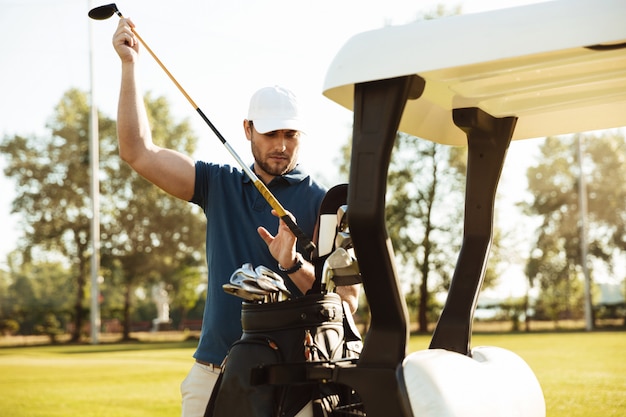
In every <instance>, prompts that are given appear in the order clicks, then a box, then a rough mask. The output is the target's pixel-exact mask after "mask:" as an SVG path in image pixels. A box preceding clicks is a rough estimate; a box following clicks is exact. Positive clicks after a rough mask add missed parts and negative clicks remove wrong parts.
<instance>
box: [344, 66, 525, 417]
mask: <svg viewBox="0 0 626 417" xmlns="http://www.w3.org/2000/svg"><path fill="white" fill-rule="evenodd" d="M424 84H425V83H424V80H423V79H421V78H420V77H418V76H416V75H411V76H406V77H399V78H393V79H386V80H380V81H372V82H366V83H361V84H356V85H355V98H354V128H353V144H352V157H351V168H350V181H349V184H350V186H349V191H348V207H349V212H350V216H349V225H350V233H351V235H352V240H353V244H354V249H355V253H356V256H357V259H358V260H359V267H360V270H361V275H362V279H363V287H364V290H365V293H366V296H367V300H368V303H369V307H370V311H371V324H370V328H369V331H368V333H367V335H366V337H365V339H364V343H363V351H362V353H361V356H360V358H359V360H358V362H357V363H356V364H354V366H353V367H346V366H338V367H337V369H336V378H335V380H336V381H337V382H339V383H343V384H346V385H349V386H351V387H353V388H354V389H355V390H356V391H357V392H358V393H359V395H360V397H361V399H362V401H363V405H364V409H365V410H367V415H368V416H381V417H382V416H390V415H393V416H406V417H409V416H412V415H413V414H412V411H411V407H410V404H409V400H408V395H407V392H406V389H405V387H404V386H403V380H404V378H403V376H402V363H403V360H404V357H405V354H406V343H407V340H408V336H409V334H408V317H407V310H406V305H405V301H404V298H403V295H402V292H401V290H400V287H399V281H398V277H397V275H396V271H395V267H394V259H393V251H392V248H391V245H390V243H389V239H388V236H387V232H386V227H385V216H384V214H385V213H384V212H385V192H386V182H387V172H388V168H389V162H390V158H391V151H392V149H393V145H394V141H395V137H396V132H397V131H398V126H399V123H400V119H401V116H402V113H403V111H404V106H405V103H406V102H407V100H414V99H418V98H419V96H420V95H421V93H422V91H423V89H424ZM380 109H384V111H383V112H380ZM373 114H375V115H376V116H375V117H372V115H373ZM453 119H454V123H455V124H456V125H457V126H458V127H459V128H460V129H462V130H463V131H464V132H465V134H466V135H467V143H468V161H467V179H466V181H467V182H466V202H465V219H464V236H463V243H462V247H461V251H460V254H459V258H458V261H457V264H456V269H455V272H454V275H453V278H452V281H451V285H450V290H449V293H448V298H447V300H446V303H445V306H444V309H443V311H442V314H441V316H440V319H439V321H438V323H437V326H436V329H435V331H434V334H433V337H432V340H431V343H430V348H431V349H435V348H441V349H445V350H449V351H454V352H458V353H461V354H465V355H469V353H470V339H471V332H472V331H471V325H472V319H473V315H474V310H475V306H476V300H477V298H478V293H479V290H480V286H481V284H482V281H483V276H484V274H483V272H484V268H485V264H486V260H487V255H488V252H489V246H490V243H491V237H492V224H493V208H494V201H495V193H496V188H497V185H498V181H499V179H500V174H501V172H502V166H503V164H504V159H505V155H506V150H507V148H508V146H509V143H510V141H511V137H512V135H513V131H514V128H515V124H516V121H517V118H515V117H506V118H494V117H492V116H490V115H489V114H487V113H485V112H483V111H482V110H480V109H478V108H462V109H455V110H453ZM372 381H376V384H372Z"/></svg>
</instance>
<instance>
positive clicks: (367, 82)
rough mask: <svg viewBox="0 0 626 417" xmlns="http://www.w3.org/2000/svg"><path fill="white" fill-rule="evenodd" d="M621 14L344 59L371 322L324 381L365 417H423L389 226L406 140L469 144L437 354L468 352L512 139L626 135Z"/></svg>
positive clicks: (470, 24) (429, 32)
mask: <svg viewBox="0 0 626 417" xmlns="http://www.w3.org/2000/svg"><path fill="white" fill-rule="evenodd" d="M625 17H626V3H624V2H623V0H561V1H552V2H547V3H539V4H534V5H530V6H523V7H516V8H510V9H503V10H498V11H492V12H486V13H479V14H468V15H462V16H454V17H447V18H441V19H436V20H429V21H420V22H416V23H413V24H409V25H405V26H399V27H387V28H384V29H380V30H375V31H371V32H365V33H362V34H360V35H357V36H355V37H353V38H352V39H350V40H349V41H348V42H347V43H346V44H345V45H344V47H343V48H342V49H341V50H340V51H339V53H338V54H337V55H336V57H335V59H334V61H333V62H332V64H331V66H330V69H329V70H328V73H327V76H326V80H325V85H324V94H325V95H326V96H327V97H328V98H330V99H331V100H334V101H336V102H337V103H339V104H341V105H343V106H345V107H347V108H348V109H352V110H353V111H354V126H353V139H352V140H353V145H352V157H351V168H350V180H349V192H348V207H349V211H350V216H349V220H348V222H349V227H350V232H351V234H352V239H353V244H354V249H355V253H356V256H357V259H358V260H359V267H360V270H361V275H362V279H363V285H364V290H365V294H366V296H367V300H368V303H369V307H370V310H371V326H370V329H369V331H368V333H367V335H366V337H365V340H364V346H363V351H362V353H361V356H360V358H359V360H358V361H357V362H356V363H348V364H344V365H341V364H338V365H337V366H336V367H334V368H332V370H331V369H327V370H326V372H325V373H322V374H323V375H324V377H325V378H328V379H332V380H333V381H336V382H339V383H344V384H346V385H349V386H351V387H353V388H354V389H355V390H356V391H357V392H358V393H359V394H360V396H361V398H362V399H363V403H364V408H365V411H366V413H367V416H368V417H386V416H407V417H408V416H412V415H413V411H412V409H411V403H410V400H409V395H408V393H407V386H406V385H405V378H404V375H403V367H402V366H403V361H404V360H405V355H406V343H407V339H408V317H407V310H406V305H405V302H404V299H403V295H402V293H401V291H400V287H399V281H398V278H397V274H396V270H395V267H394V260H393V249H392V247H391V243H390V241H389V238H388V235H387V231H386V227H385V219H384V209H385V191H386V181H387V170H388V167H389V162H390V158H391V150H392V148H393V143H394V140H395V136H396V131H398V130H401V131H404V132H407V133H410V134H412V135H415V136H417V137H419V138H422V139H426V140H431V141H435V142H438V143H442V144H449V145H467V146H468V164H467V186H466V196H465V197H466V202H465V218H464V234H463V243H462V248H461V251H460V254H459V257H458V261H457V265H456V269H455V273H454V276H453V279H452V282H451V287H450V290H449V294H448V298H447V301H446V304H445V306H444V309H443V312H442V314H441V317H440V319H439V322H438V323H437V327H436V329H435V331H434V334H433V337H432V340H431V344H430V349H444V350H446V351H451V352H458V353H460V354H462V355H468V356H471V349H470V343H471V331H472V329H471V325H472V320H473V315H474V310H475V307H476V301H477V298H478V294H479V291H480V287H481V284H482V281H483V276H484V269H485V264H486V260H487V256H488V252H489V246H490V243H491V237H492V223H493V208H494V199H495V193H496V188H497V185H498V181H499V178H500V173H501V170H502V166H503V164H504V159H505V155H506V152H507V149H508V146H509V143H510V141H511V140H516V139H525V138H534V137H541V136H548V135H557V134H566V133H575V132H581V131H587V130H596V129H602V128H612V127H621V126H626V49H625V48H626V25H624V18H625ZM310 374H311V377H313V375H314V374H315V372H313V370H311V372H310ZM317 376H319V375H317ZM415 417H419V416H415Z"/></svg>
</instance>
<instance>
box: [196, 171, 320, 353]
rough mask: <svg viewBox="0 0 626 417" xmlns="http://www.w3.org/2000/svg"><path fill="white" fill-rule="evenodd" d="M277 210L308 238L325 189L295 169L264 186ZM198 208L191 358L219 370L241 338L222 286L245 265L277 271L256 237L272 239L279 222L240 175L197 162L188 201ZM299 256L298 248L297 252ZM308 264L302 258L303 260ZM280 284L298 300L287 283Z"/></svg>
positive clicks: (232, 300) (235, 304)
mask: <svg viewBox="0 0 626 417" xmlns="http://www.w3.org/2000/svg"><path fill="white" fill-rule="evenodd" d="M267 187H268V188H269V190H270V191H271V192H272V194H273V195H274V196H275V197H276V198H277V200H278V201H280V203H281V205H282V206H283V207H284V208H285V210H288V211H289V212H291V213H292V214H293V215H294V216H295V218H296V222H297V223H298V226H299V227H300V228H301V229H302V231H303V232H304V233H305V234H306V235H307V236H309V237H311V238H312V237H313V230H314V227H315V223H316V221H317V215H318V210H319V206H320V204H321V201H322V199H323V198H324V195H325V194H326V189H325V188H324V187H323V186H322V185H320V184H318V183H316V182H315V181H313V180H312V179H311V177H310V176H309V175H307V174H306V173H304V172H303V171H301V170H300V169H299V167H296V168H295V169H294V170H292V171H290V172H289V173H287V174H285V175H282V176H280V177H276V178H274V179H273V180H272V182H270V183H269V184H267ZM191 202H192V203H195V204H197V205H199V206H200V207H202V209H203V210H204V213H205V215H206V218H207V230H206V260H207V266H208V290H207V299H206V305H205V307H204V315H203V321H202V332H201V335H200V341H199V343H198V348H197V349H196V352H195V353H194V358H196V359H199V360H201V361H205V362H209V363H214V364H220V363H222V360H223V359H224V357H226V353H227V352H228V349H229V347H230V346H231V345H232V344H233V343H234V342H235V341H236V340H238V339H239V338H240V337H241V332H242V330H241V302H242V300H241V298H239V297H236V296H234V295H231V294H227V293H226V292H224V290H223V289H222V285H223V284H225V283H227V282H229V279H230V276H231V275H232V273H233V272H234V271H235V270H236V269H237V268H239V267H241V265H243V264H244V263H251V264H252V265H253V266H254V267H257V266H258V265H264V266H266V267H268V268H270V269H272V270H274V271H276V272H279V271H278V267H277V264H276V260H275V259H274V258H273V257H272V255H271V254H270V252H269V249H268V248H267V245H266V244H265V242H264V241H263V239H261V237H260V236H259V234H258V233H257V227H259V226H263V227H265V228H266V229H267V230H268V231H269V232H270V233H272V234H273V235H276V232H277V230H278V218H277V217H275V216H273V215H272V213H271V210H272V209H271V207H270V206H269V204H268V203H267V202H266V201H265V199H264V198H263V196H261V194H260V193H259V191H258V190H257V189H256V187H255V186H254V184H253V183H252V181H250V179H249V178H248V177H247V176H246V175H245V173H244V172H243V171H241V170H239V169H237V168H233V167H231V166H229V165H217V164H211V163H206V162H202V161H199V162H196V183H195V191H194V196H193V198H192V199H191ZM298 250H301V248H300V247H299V246H298ZM303 255H304V257H305V258H308V255H307V254H303ZM282 276H283V278H284V280H285V284H286V285H287V287H288V288H289V290H290V291H291V292H292V293H293V294H295V295H302V294H301V292H300V291H299V290H298V289H297V288H296V287H295V285H294V284H293V283H292V282H291V280H290V279H289V277H288V276H287V275H285V274H282Z"/></svg>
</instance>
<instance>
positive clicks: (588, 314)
mask: <svg viewBox="0 0 626 417" xmlns="http://www.w3.org/2000/svg"><path fill="white" fill-rule="evenodd" d="M576 147H577V148H578V168H579V169H578V205H579V206H580V263H581V265H582V267H583V274H584V276H585V294H584V304H585V330H587V331H591V330H593V312H592V309H593V306H592V304H591V277H590V276H589V268H588V267H587V183H586V181H585V175H584V172H583V151H582V144H581V140H580V135H577V136H576Z"/></svg>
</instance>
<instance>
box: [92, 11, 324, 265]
mask: <svg viewBox="0 0 626 417" xmlns="http://www.w3.org/2000/svg"><path fill="white" fill-rule="evenodd" d="M114 14H117V15H118V16H119V17H120V18H123V17H124V16H122V13H121V12H120V11H119V9H118V8H117V6H116V5H115V3H111V4H105V5H103V6H99V7H95V8H93V9H91V10H90V11H89V13H88V15H89V17H90V18H92V19H94V20H105V19H108V18H109V17H111V16H113V15H114ZM131 30H132V31H133V34H134V35H135V36H136V37H137V39H138V40H139V42H140V43H141V44H142V45H143V46H144V48H146V50H147V51H148V53H149V54H150V55H152V58H154V60H155V61H156V62H157V64H159V66H160V67H161V69H162V70H163V71H165V73H166V74H167V76H168V77H169V78H170V80H172V82H173V83H174V84H175V85H176V87H177V88H178V90H180V92H181V93H182V94H183V95H184V96H185V98H186V99H187V101H188V102H189V104H191V106H192V107H193V108H194V109H195V110H196V112H197V113H198V114H199V115H200V117H202V120H204V121H205V122H206V124H207V125H208V126H209V127H210V128H211V130H212V131H213V133H215V135H216V136H217V137H218V139H219V140H220V141H221V142H222V144H223V145H224V147H226V149H227V150H228V152H229V153H230V154H231V156H232V157H233V158H235V160H236V161H237V163H238V164H239V166H240V167H241V169H242V170H243V171H244V172H245V173H246V175H247V176H248V178H250V180H251V181H252V183H253V184H254V186H255V187H256V188H257V190H259V192H260V193H261V195H262V196H263V198H265V201H267V202H268V204H269V205H270V207H272V208H273V209H274V210H276V213H277V214H278V216H279V217H280V218H281V219H282V220H283V221H284V222H285V223H286V224H287V226H288V227H289V230H291V232H292V233H293V234H294V236H295V237H296V238H297V239H298V240H299V241H300V243H301V244H302V246H303V247H304V249H305V250H306V251H307V253H309V254H311V253H313V251H314V250H315V244H314V243H313V241H312V240H311V239H310V238H309V237H308V236H307V235H305V234H304V232H303V231H302V229H300V227H299V226H298V225H297V224H296V222H295V221H294V220H293V219H292V218H291V217H290V216H289V215H288V214H287V212H286V211H285V209H284V208H283V206H282V205H281V204H280V202H278V200H277V199H276V197H274V195H273V194H272V193H271V192H270V190H269V189H268V188H267V187H266V186H265V184H263V181H261V180H260V179H259V177H257V175H256V174H255V173H254V172H253V171H252V170H251V169H250V168H249V167H248V166H247V165H246V164H245V163H244V162H243V160H242V159H241V158H240V157H239V155H237V152H235V150H234V149H233V148H232V147H231V146H230V144H229V143H228V142H226V139H225V138H224V136H222V134H221V133H220V132H219V131H218V130H217V128H216V127H215V126H214V125H213V123H212V122H211V121H210V120H209V118H208V117H207V116H206V115H205V114H204V112H203V111H202V110H200V108H199V107H198V106H197V105H196V103H195V102H194V101H193V100H192V98H191V97H190V96H189V94H187V92H186V91H185V89H184V88H183V87H182V86H181V85H180V84H179V83H178V81H176V78H174V76H173V75H172V74H171V73H170V72H169V70H168V69H167V68H166V67H165V65H163V63H162V62H161V60H160V59H159V58H158V57H157V56H156V55H155V53H154V52H153V51H152V49H150V47H149V46H148V45H147V44H146V42H144V40H143V38H142V37H141V36H139V34H138V33H137V31H136V30H135V28H132V27H131Z"/></svg>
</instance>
